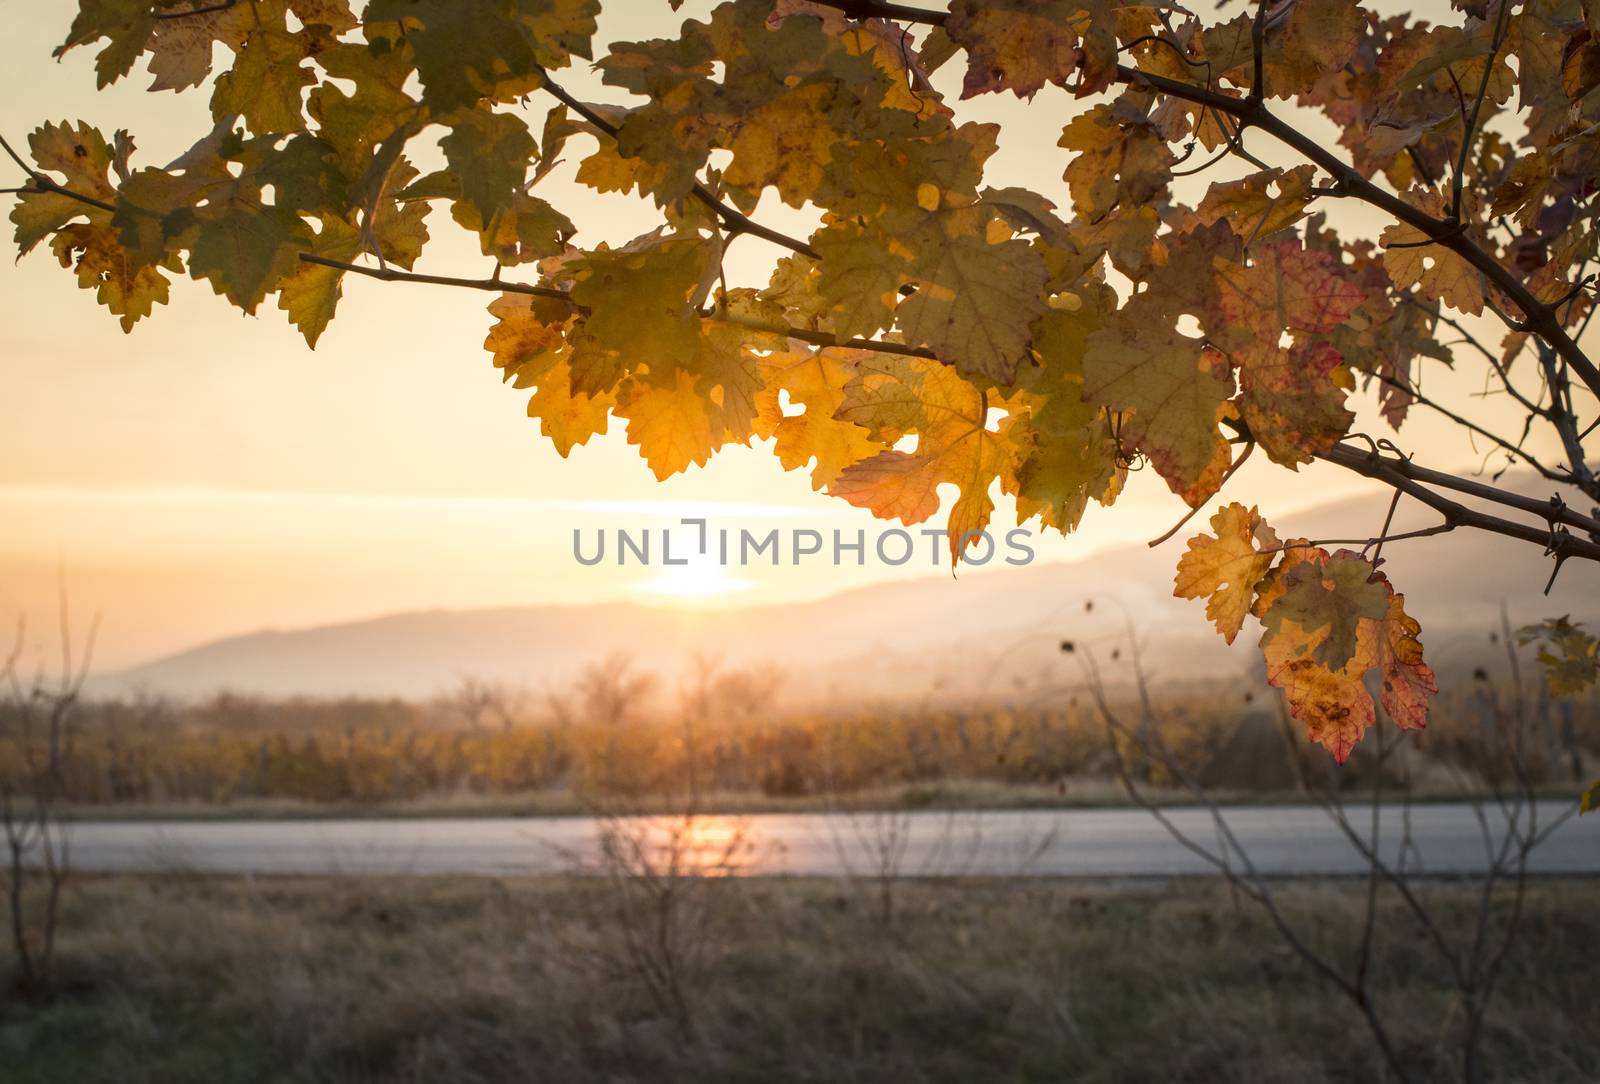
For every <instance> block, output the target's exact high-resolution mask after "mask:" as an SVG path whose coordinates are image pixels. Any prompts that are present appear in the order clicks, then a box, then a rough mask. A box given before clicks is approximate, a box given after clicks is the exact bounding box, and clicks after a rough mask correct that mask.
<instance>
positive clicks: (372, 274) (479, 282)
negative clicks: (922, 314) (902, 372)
mask: <svg viewBox="0 0 1600 1084" xmlns="http://www.w3.org/2000/svg"><path fill="white" fill-rule="evenodd" d="M300 260H301V262H302V263H310V264H316V265H317V266H319V267H331V268H334V269H335V270H338V271H348V272H349V273H351V274H353V275H364V276H366V277H367V278H371V279H378V280H379V281H381V282H411V283H417V284H420V285H425V286H452V287H456V288H458V289H464V290H483V291H486V292H488V293H497V294H499V293H505V294H526V295H528V296H530V297H543V298H548V299H549V300H552V301H560V302H562V303H563V304H566V305H570V306H572V308H573V310H574V311H577V312H586V311H587V310H586V309H585V308H584V307H583V306H582V305H579V304H578V303H577V302H576V301H573V300H572V296H571V295H570V294H568V293H567V292H566V291H565V290H560V289H557V288H555V287H553V286H534V285H531V284H529V283H525V282H507V281H506V280H504V279H494V278H488V279H469V278H457V277H455V276H452V275H424V274H419V273H418V272H415V271H399V270H396V269H395V268H393V267H366V266H364V265H362V264H358V263H347V262H346V261H344V260H335V259H331V258H330V257H327V256H319V255H317V254H316V253H314V252H302V253H300ZM702 315H703V316H704V317H705V319H707V320H716V321H718V322H719V323H724V324H731V325H733V326H735V327H743V328H748V329H750V330H751V331H761V332H766V333H767V334H770V335H782V336H784V337H786V338H790V339H798V340H799V341H800V342H803V343H810V344H811V345H812V346H821V347H830V348H836V349H841V350H871V351H874V352H876V353H879V354H895V355H898V356H900V357H907V358H924V359H926V360H928V361H939V362H942V361H943V359H941V358H940V357H939V355H938V354H935V353H934V352H933V351H932V350H929V349H928V348H926V347H923V346H907V345H906V344H905V343H896V342H882V341H879V340H877V339H840V338H839V337H838V336H837V335H831V334H829V333H828V332H826V331H812V330H810V329H808V328H803V327H790V326H788V325H778V324H766V323H762V322H761V321H759V320H747V319H744V318H742V317H738V316H731V315H728V314H726V313H702Z"/></svg>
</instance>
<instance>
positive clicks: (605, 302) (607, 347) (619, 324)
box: [564, 236, 706, 473]
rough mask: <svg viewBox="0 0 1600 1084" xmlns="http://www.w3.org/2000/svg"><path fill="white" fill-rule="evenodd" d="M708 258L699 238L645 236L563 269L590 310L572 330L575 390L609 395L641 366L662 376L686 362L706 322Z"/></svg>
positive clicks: (576, 298)
mask: <svg viewBox="0 0 1600 1084" xmlns="http://www.w3.org/2000/svg"><path fill="white" fill-rule="evenodd" d="M705 259H706V246H705V245H703V244H702V243H701V242H700V240H699V239H698V238H694V237H671V236H668V237H659V238H658V237H654V236H647V237H644V238H640V239H639V240H638V241H636V242H634V243H632V244H630V245H627V246H625V247H623V248H618V249H600V250H597V251H595V252H591V253H587V254H584V255H583V256H582V257H580V258H579V259H577V260H574V261H573V262H572V263H571V264H569V265H568V267H567V268H566V269H564V270H565V272H567V273H570V275H571V280H572V287H571V294H572V300H573V301H574V302H575V303H576V304H578V305H579V306H582V307H583V308H585V309H587V310H589V314H588V315H587V316H586V317H585V318H584V319H583V321H582V322H581V324H580V325H579V327H578V328H577V330H576V331H575V332H574V337H573V356H572V374H573V384H572V386H573V390H575V391H580V392H585V393H587V394H590V395H594V394H598V393H601V392H606V391H610V390H611V389H612V388H614V387H616V385H617V382H618V381H620V380H621V379H622V377H623V375H624V374H625V373H626V372H627V371H628V370H630V369H632V368H634V367H636V366H637V365H639V364H641V363H643V364H648V365H649V366H650V367H651V368H652V369H653V370H654V371H656V372H657V373H658V374H667V373H671V372H674V371H675V370H676V369H677V368H678V367H680V366H683V365H685V364H687V363H688V362H689V361H690V359H692V358H693V357H694V353H695V351H696V350H697V349H698V348H699V342H700V318H699V316H698V315H697V314H696V312H695V311H694V307H693V306H692V304H691V299H692V297H693V295H694V294H695V293H696V292H697V291H698V290H699V289H700V288H701V285H702V282H703V279H704V276H705V271H706V263H705ZM648 408H649V404H648V403H647V404H645V409H648ZM674 409H678V407H674ZM668 473H671V472H668Z"/></svg>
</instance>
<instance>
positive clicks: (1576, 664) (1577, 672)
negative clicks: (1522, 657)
mask: <svg viewBox="0 0 1600 1084" xmlns="http://www.w3.org/2000/svg"><path fill="white" fill-rule="evenodd" d="M1517 642H1518V643H1519V644H1524V645H1526V644H1532V643H1538V644H1541V645H1542V646H1541V647H1540V649H1539V663H1540V665H1542V666H1543V667H1544V676H1545V684H1546V685H1547V686H1548V687H1549V689H1550V695H1552V696H1571V695H1573V694H1575V693H1580V692H1582V691H1583V690H1585V689H1587V688H1589V687H1590V686H1592V685H1593V684H1594V683H1595V679H1596V678H1597V677H1600V640H1597V639H1596V638H1595V637H1594V636H1593V635H1591V634H1590V633H1588V632H1586V631H1585V630H1584V627H1583V624H1582V623H1581V622H1575V621H1573V620H1572V619H1571V618H1570V617H1567V616H1564V617H1558V618H1553V619H1551V620H1548V621H1544V622H1541V623H1540V624H1537V625H1526V626H1524V627H1522V628H1520V629H1518V630H1517Z"/></svg>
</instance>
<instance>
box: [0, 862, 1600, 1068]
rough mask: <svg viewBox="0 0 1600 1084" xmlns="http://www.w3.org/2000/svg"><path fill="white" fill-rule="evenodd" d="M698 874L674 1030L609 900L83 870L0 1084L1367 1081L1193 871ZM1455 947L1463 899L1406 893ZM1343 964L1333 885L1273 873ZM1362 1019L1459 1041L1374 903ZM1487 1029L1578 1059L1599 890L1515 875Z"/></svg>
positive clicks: (1559, 1061) (547, 892)
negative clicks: (1369, 982)
mask: <svg viewBox="0 0 1600 1084" xmlns="http://www.w3.org/2000/svg"><path fill="white" fill-rule="evenodd" d="M855 887H856V886H852V885H849V884H844V883H838V882H829V881H809V880H808V881H786V880H729V881H697V882H692V887H691V888H689V889H687V891H691V892H692V893H693V894H694V898H695V900H696V906H697V907H698V908H700V910H701V912H702V913H703V917H704V919H705V924H704V926H703V927H697V928H698V929H702V930H703V931H704V932H703V935H702V943H701V944H700V945H699V946H698V948H699V951H698V952H697V953H696V954H695V960H696V961H697V962H696V963H695V965H694V966H693V967H687V968H686V969H685V970H684V972H683V974H682V975H681V976H680V977H681V979H682V987H683V990H684V995H685V998H686V1000H687V1002H688V1004H689V1006H690V1007H691V1009H692V1014H693V1021H694V1027H693V1029H692V1032H686V1031H685V1029H684V1028H683V1027H682V1026H681V1024H680V1022H679V1021H677V1020H675V1019H674V1017H673V1014H672V1013H670V1012H669V1011H667V1010H666V1009H665V1008H664V1007H663V1006H662V1004H661V1003H660V1001H659V999H657V998H655V997H652V996H651V993H650V988H649V986H648V984H647V983H645V982H643V981H642V980H641V977H640V974H639V972H638V971H637V969H634V968H630V967H629V966H628V964H629V958H628V956H627V954H626V953H620V952H618V951H617V947H618V945H619V944H621V943H622V941H623V940H624V939H623V938H621V937H620V934H621V932H622V931H621V929H620V927H619V925H618V924H619V923H620V922H622V921H628V920H632V921H637V920H638V917H639V916H638V915H637V914H632V915H630V914H629V913H628V912H627V911H626V909H625V908H622V907H620V906H619V900H621V899H622V898H623V894H619V893H618V891H617V885H616V884H614V883H612V882H608V881H606V880H604V879H599V878H552V879H540V880H533V879H530V880H462V881H455V882H443V881H439V880H432V879H429V880H412V879H382V880H378V879H374V880H324V879H288V878H280V879H259V878H256V879H243V878H241V879H233V878H182V879H149V878H102V879H84V880H82V881H80V882H78V883H77V886H76V889H75V892H74V894H73V895H72V896H71V897H70V899H69V906H68V910H67V912H66V916H65V928H64V932H63V939H62V943H61V949H60V951H61V959H60V972H59V982H58V986H59V993H58V994H57V996H56V997H55V998H54V999H53V1000H52V1001H50V1002H48V1003H46V1004H43V1005H30V1004H26V1003H22V1002H20V1001H15V1000H13V1001H10V1002H6V1003H3V1004H0V1078H3V1079H5V1080H6V1081H7V1082H8V1084H35V1082H37V1084H58V1082H61V1081H69V1080H70V1081H74V1082H82V1084H93V1082H99V1081H117V1082H119V1084H138V1082H145V1081H148V1082H152V1084H154V1082H161V1084H184V1082H189V1081H194V1082H206V1084H226V1082H232V1081H251V1082H255V1081H285V1082H334V1081H339V1082H344V1081H361V1082H374V1084H377V1082H409V1081H418V1082H420V1081H430V1082H431V1081H450V1082H464V1084H472V1082H499V1081H587V1080H597V1081H612V1082H630V1081H639V1082H644V1081H713V1082H722V1081H726V1082H730V1084H732V1082H745V1081H749V1082H755V1081H829V1082H833V1081H838V1082H853V1081H881V1080H896V1081H899V1080H905V1081H962V1082H968V1081H989V1080H995V1081H1033V1080H1039V1081H1046V1080H1049V1081H1062V1080H1071V1081H1092V1082H1107V1084H1109V1082H1123V1081H1134V1082H1137V1081H1147V1080H1148V1081H1170V1080H1184V1081H1224V1080H1226V1081H1234V1080H1255V1081H1285V1082H1288V1081H1294V1082H1306V1084H1317V1082H1322V1081H1351V1082H1354V1081H1363V1082H1365V1081H1373V1080H1378V1079H1382V1072H1381V1066H1380V1064H1379V1062H1378V1061H1377V1059H1376V1056H1375V1054H1374V1052H1373V1048H1372V1046H1371V1043H1370V1041H1369V1040H1368V1038H1367V1035H1366V1032H1365V1030H1364V1028H1363V1025H1362V1023H1361V1021H1360V1019H1359V1017H1358V1016H1357V1015H1356V1014H1355V1012H1354V1010H1352V1009H1351V1008H1350V1007H1349V1006H1348V1005H1346V1004H1345V1003H1343V1002H1341V1001H1337V1000H1335V999H1333V998H1332V997H1331V996H1330V995H1329V994H1328V993H1327V990H1326V988H1325V987H1324V986H1323V985H1321V984H1320V983H1319V981H1318V980H1317V979H1316V978H1315V977H1314V976H1313V975H1312V974H1311V973H1310V972H1309V971H1308V969H1307V968H1306V967H1305V966H1304V965H1302V964H1301V963H1300V962H1299V961H1298V960H1297V959H1296V958H1295V957H1293V956H1292V955H1291V954H1290V953H1289V952H1288V951H1287V950H1286V949H1284V948H1283V947H1282V945H1281V942H1280V941H1279V939H1278V938H1277V937H1276V935H1275V934H1274V933H1273V932H1272V931H1271V929H1269V928H1268V926H1267V925H1266V923H1265V921H1264V920H1263V919H1262V917H1261V915H1260V913H1259V911H1258V910H1257V909H1255V908H1254V907H1252V906H1251V905H1249V904H1248V903H1247V902H1243V901H1237V902H1236V901H1234V900H1232V899H1231V898H1230V896H1229V894H1228V892H1227V890H1226V889H1225V888H1224V887H1222V886H1220V885H1213V884H1210V883H1208V882H1192V881H1191V882H1183V883H1181V884H1180V885H1176V886H1173V887H1170V888H1169V887H1167V886H1161V885H1150V884H1137V885H1134V884H1122V883H1102V884H1089V885H1085V884H1084V883H1081V882H1058V881H1045V880H1034V881H974V882H968V883H949V882H907V883H904V884H902V885H900V886H899V888H898V891H899V892H900V901H899V905H898V907H897V910H896V914H897V916H898V918H897V919H896V921H895V924H894V925H893V926H892V927H889V928H885V927H883V926H882V925H880V924H878V923H877V922H875V921H874V919H873V918H872V914H873V912H872V910H871V909H870V908H868V907H865V906H863V905H862V903H861V900H860V897H859V896H858V894H857V893H856V892H855V891H854V888H855ZM1421 888H1422V891H1423V892H1424V894H1425V895H1426V897H1427V902H1428V903H1429V904H1430V906H1432V907H1434V908H1435V909H1436V910H1437V911H1438V913H1440V914H1441V915H1443V916H1445V924H1446V925H1447V926H1448V927H1451V928H1452V930H1453V932H1455V933H1458V934H1460V933H1463V932H1464V930H1463V929H1460V928H1456V927H1459V926H1461V924H1463V923H1464V922H1465V921H1466V918H1467V916H1468V915H1470V914H1471V913H1473V909H1474V907H1475V904H1476V899H1477V893H1478V892H1479V891H1480V886H1476V885H1472V884H1465V883H1449V882H1430V883H1426V884H1424V885H1422V886H1421ZM1282 899H1283V904H1284V908H1285V910H1286V912H1287V913H1288V914H1289V915H1290V917H1291V919H1292V920H1293V921H1294V922H1295V923H1296V924H1297V925H1299V926H1300V927H1301V928H1302V929H1303V930H1305V931H1306V933H1305V936H1306V937H1307V939H1308V940H1310V941H1311V942H1313V943H1314V944H1316V945H1317V946H1318V947H1319V948H1321V949H1324V950H1327V951H1331V952H1334V953H1336V954H1338V955H1339V956H1340V957H1341V958H1342V959H1344V960H1351V959H1353V958H1354V954H1355V952H1356V939H1357V937H1358V933H1359V928H1360V918H1361V912H1362V908H1363V906H1364V902H1365V897H1364V893H1363V888H1362V886H1361V885H1360V884H1359V883H1356V882H1301V883H1296V884H1293V885H1285V886H1284V887H1283V893H1282ZM1382 907H1383V912H1382V914H1381V915H1380V917H1379V923H1378V929H1379V931H1380V939H1379V942H1378V944H1377V947H1376V966H1377V967H1378V969H1379V970H1378V972H1377V973H1378V974H1379V975H1381V976H1383V983H1382V985H1381V994H1380V997H1379V1009H1380V1011H1381V1013H1382V1014H1383V1016H1384V1017H1385V1019H1386V1020H1388V1021H1389V1023H1390V1025H1391V1029H1392V1031H1393V1032H1394V1033H1395V1034H1397V1035H1398V1036H1400V1041H1401V1044H1402V1046H1403V1052H1404V1057H1405V1058H1406V1060H1407V1062H1408V1064H1409V1065H1411V1066H1412V1067H1413V1068H1414V1071H1415V1072H1416V1074H1417V1077H1418V1079H1422V1080H1434V1079H1452V1078H1453V1077H1454V1074H1455V1069H1454V1064H1455V1059H1456V1057H1457V1055H1456V1053H1455V1049H1454V1046H1453V1036H1454V1035H1455V1029H1456V1026H1457V1025H1458V1024H1459V1006H1458V1005H1456V1004H1454V1003H1453V1001H1452V1000H1451V997H1450V995H1449V994H1448V993H1447V992H1446V987H1445V985H1444V984H1443V982H1442V981H1440V976H1439V975H1438V974H1437V967H1436V965H1435V964H1434V963H1433V962H1432V961H1431V959H1430V958H1429V956H1428V954H1427V953H1428V949H1427V947H1426V946H1425V944H1424V943H1423V941H1422V939H1421V938H1420V937H1419V935H1418V931H1417V929H1416V927H1415V925H1414V924H1413V923H1412V922H1411V921H1410V920H1409V919H1408V918H1407V917H1406V916H1405V914H1404V913H1403V912H1402V911H1401V910H1400V909H1399V908H1398V906H1397V905H1396V904H1395V903H1394V901H1392V900H1386V901H1384V902H1383V904H1382ZM1526 921H1527V931H1526V936H1525V937H1524V938H1523V939H1522V940H1521V941H1520V942H1519V944H1518V948H1517V951H1516V952H1514V954H1513V955H1512V956H1511V957H1510V959H1509V961H1508V963H1507V971H1506V975H1505V979H1504V986H1503V989H1502V992H1501V995H1500V996H1499V997H1498V999H1497V1000H1496V1002H1495V1004H1494V1008H1493V1010H1492V1011H1491V1014H1490V1021H1489V1028H1488V1032H1487V1049H1486V1053H1487V1065H1488V1067H1489V1070H1490V1071H1489V1079H1492V1080H1507V1081H1510V1080H1537V1081H1553V1082H1560V1081H1569V1080H1570V1081H1578V1080H1584V1081H1589V1080H1593V1079H1594V1078H1595V1071H1596V1069H1597V1067H1600V998H1597V997H1596V995H1595V977H1594V973H1593V967H1592V965H1593V958H1594V951H1595V947H1596V946H1597V945H1600V909H1597V908H1596V907H1595V906H1594V894H1593V882H1588V883H1584V882H1557V881H1541V882H1535V883H1533V885H1532V886H1531V888H1530V891H1529V896H1528V901H1527V918H1526Z"/></svg>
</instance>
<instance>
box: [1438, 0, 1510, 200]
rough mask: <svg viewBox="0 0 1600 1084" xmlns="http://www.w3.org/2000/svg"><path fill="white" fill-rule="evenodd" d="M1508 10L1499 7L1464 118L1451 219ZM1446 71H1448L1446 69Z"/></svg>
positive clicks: (1452, 187) (1453, 180)
mask: <svg viewBox="0 0 1600 1084" xmlns="http://www.w3.org/2000/svg"><path fill="white" fill-rule="evenodd" d="M1510 10H1511V5H1510V4H1509V3H1502V4H1501V5H1500V12H1499V15H1498V17H1497V18H1496V20H1495V34H1494V48H1493V49H1491V50H1489V60H1488V63H1487V64H1485V66H1484V69H1483V78H1482V79H1480V80H1478V96H1477V97H1476V98H1474V99H1473V101H1472V115H1471V116H1469V117H1467V118H1466V123H1465V126H1464V130H1463V131H1462V133H1461V154H1460V156H1459V157H1457V158H1456V171H1455V173H1454V175H1452V176H1451V178H1450V217H1451V218H1453V219H1457V220H1459V219H1460V218H1461V182H1462V181H1463V179H1465V177H1466V172H1467V158H1468V156H1469V155H1470V154H1471V153H1472V133H1473V132H1474V131H1476V130H1477V127H1478V114H1479V113H1480V112H1481V111H1482V109H1483V99H1484V97H1485V96H1486V95H1487V94H1488V93H1489V79H1490V77H1491V76H1493V75H1494V62H1495V58H1497V57H1498V56H1499V55H1500V47H1501V46H1502V45H1504V44H1505V40H1506V30H1507V29H1508V28H1509V27H1510V25H1511V24H1510V22H1508V21H1507V19H1506V13H1507V12H1509V11H1510ZM1446 70H1447V71H1449V69H1448V68H1447V69H1446ZM1450 77H1451V79H1454V78H1455V73H1454V72H1451V75H1450Z"/></svg>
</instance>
